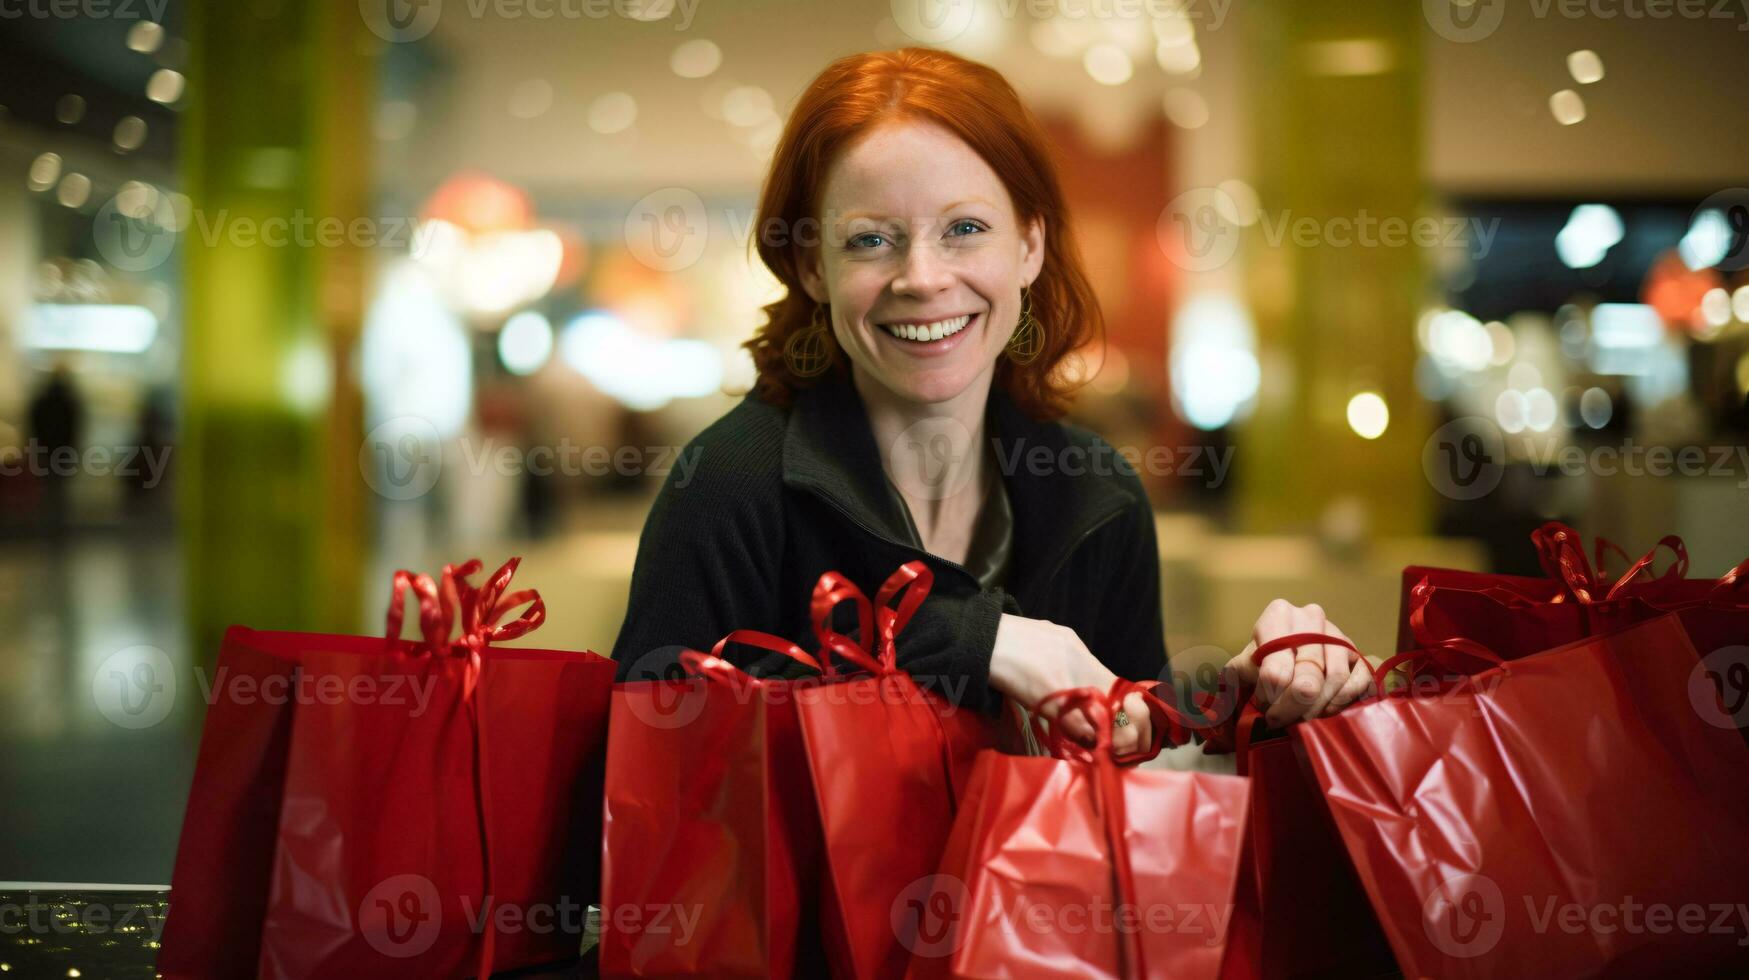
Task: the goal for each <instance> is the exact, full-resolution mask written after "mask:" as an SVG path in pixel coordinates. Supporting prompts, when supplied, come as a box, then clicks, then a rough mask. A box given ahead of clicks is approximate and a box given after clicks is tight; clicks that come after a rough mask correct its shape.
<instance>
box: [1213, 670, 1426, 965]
mask: <svg viewBox="0 0 1749 980" xmlns="http://www.w3.org/2000/svg"><path fill="white" fill-rule="evenodd" d="M1244 711H1245V714H1244V715H1242V716H1241V718H1240V731H1241V734H1240V737H1239V747H1238V774H1239V775H1241V776H1246V777H1248V778H1250V780H1251V823H1250V834H1249V843H1250V846H1251V855H1250V856H1251V862H1250V868H1251V873H1252V874H1254V875H1255V876H1256V878H1255V880H1254V883H1253V887H1254V888H1255V902H1256V904H1255V912H1254V915H1255V922H1256V937H1257V955H1256V958H1255V964H1256V965H1255V969H1256V972H1255V973H1254V974H1252V973H1250V972H1249V971H1240V973H1238V974H1229V976H1237V975H1254V976H1258V977H1263V978H1268V980H1275V978H1287V977H1343V978H1348V977H1356V978H1358V977H1374V976H1388V975H1392V974H1394V973H1395V972H1396V965H1397V964H1396V959H1395V958H1394V957H1393V956H1392V955H1391V949H1390V945H1389V944H1388V943H1387V942H1386V940H1385V935H1384V932H1383V930H1382V929H1381V928H1380V926H1379V922H1378V918H1377V917H1376V916H1374V915H1373V914H1372V912H1371V909H1370V908H1369V907H1368V905H1367V901H1366V892H1365V891H1364V890H1363V889H1362V888H1361V886H1360V880H1359V879H1358V878H1357V877H1355V873H1354V867H1353V865H1352V863H1351V862H1350V861H1349V859H1348V853H1347V851H1345V850H1344V849H1343V846H1342V838H1341V837H1340V836H1339V835H1338V834H1337V832H1336V825H1335V824H1334V823H1333V822H1332V821H1331V819H1330V814H1329V811H1328V809H1327V808H1326V806H1325V804H1324V797H1323V791H1322V790H1321V789H1320V788H1319V787H1318V784H1317V781H1316V780H1315V779H1313V778H1312V775H1311V773H1310V772H1309V771H1308V770H1307V769H1306V767H1305V763H1304V761H1303V760H1302V759H1301V758H1300V757H1299V755H1298V754H1296V752H1295V750H1294V745H1293V743H1292V742H1291V741H1290V740H1289V739H1288V738H1287V737H1286V735H1285V733H1281V735H1280V737H1276V738H1273V739H1268V740H1265V741H1249V740H1248V739H1247V737H1246V734H1245V733H1246V732H1247V730H1249V729H1254V728H1255V727H1260V726H1261V724H1262V721H1263V718H1262V714H1261V713H1260V712H1258V711H1257V709H1256V708H1255V707H1254V706H1252V705H1251V704H1249V703H1247V704H1246V705H1245V709H1244ZM1290 727H1291V726H1290ZM1248 742H1249V744H1247V743H1248Z"/></svg>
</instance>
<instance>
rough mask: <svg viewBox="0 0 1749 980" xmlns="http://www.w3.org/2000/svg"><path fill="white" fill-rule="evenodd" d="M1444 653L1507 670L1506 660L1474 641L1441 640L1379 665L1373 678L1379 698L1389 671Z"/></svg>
mask: <svg viewBox="0 0 1749 980" xmlns="http://www.w3.org/2000/svg"><path fill="white" fill-rule="evenodd" d="M1444 653H1459V654H1463V655H1464V656H1468V657H1475V658H1476V659H1478V660H1486V661H1487V662H1489V663H1491V664H1493V665H1494V666H1496V667H1498V668H1500V669H1501V670H1508V669H1509V668H1508V667H1507V665H1506V659H1505V658H1504V657H1502V656H1500V655H1499V654H1497V653H1495V652H1494V651H1492V650H1490V649H1488V648H1487V647H1485V646H1483V645H1481V644H1480V643H1477V642H1476V641H1474V640H1466V639H1463V638H1461V637H1453V638H1451V639H1447V640H1441V641H1440V642H1438V643H1435V644H1432V645H1430V646H1425V647H1422V648H1420V649H1417V650H1408V651H1405V652H1403V653H1399V654H1396V655H1394V656H1391V657H1388V658H1386V660H1385V662H1384V663H1381V664H1379V669H1378V671H1377V673H1376V674H1375V676H1374V677H1373V686H1374V689H1375V690H1376V691H1377V692H1378V694H1379V696H1380V697H1383V696H1384V694H1385V681H1386V680H1387V679H1388V678H1389V677H1390V674H1391V671H1393V670H1396V669H1397V668H1398V667H1399V666H1401V665H1403V664H1410V663H1412V664H1420V663H1423V662H1425V661H1429V660H1432V661H1438V660H1439V659H1440V656H1441V655H1442V654H1444Z"/></svg>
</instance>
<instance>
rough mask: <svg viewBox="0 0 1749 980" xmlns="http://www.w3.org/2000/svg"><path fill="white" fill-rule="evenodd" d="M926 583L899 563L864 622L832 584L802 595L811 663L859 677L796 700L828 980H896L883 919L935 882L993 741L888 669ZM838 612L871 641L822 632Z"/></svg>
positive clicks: (966, 717)
mask: <svg viewBox="0 0 1749 980" xmlns="http://www.w3.org/2000/svg"><path fill="white" fill-rule="evenodd" d="M933 579H934V576H933V575H932V574H931V573H930V571H929V568H928V566H927V565H925V564H923V563H922V562H908V563H907V564H905V565H904V566H902V567H901V568H900V569H899V570H898V571H896V572H895V573H894V574H893V575H892V576H891V577H889V578H888V579H887V581H886V583H884V584H883V585H882V586H881V589H880V591H879V592H878V593H877V594H876V597H875V602H874V605H873V607H872V610H871V606H870V603H869V601H868V599H867V598H866V597H865V596H864V595H863V593H862V591H861V590H860V589H858V588H857V587H856V586H855V585H854V584H852V583H850V582H848V581H846V580H845V579H844V578H842V577H841V576H839V575H838V574H837V573H836V572H828V573H826V574H825V575H823V576H821V578H820V582H819V584H818V585H817V586H816V587H815V590H814V598H813V620H814V632H815V635H816V636H817V637H818V638H819V640H820V650H821V656H828V655H829V653H837V654H838V655H839V656H840V657H842V658H844V659H846V660H849V661H850V662H852V663H853V664H856V665H858V666H859V667H861V668H863V669H865V670H867V671H868V673H867V674H865V675H863V676H859V677H851V678H849V679H845V680H841V681H839V682H838V683H835V684H826V685H820V686H816V687H810V688H806V689H803V690H800V691H798V692H797V693H798V698H797V701H798V705H797V710H798V711H799V713H800V717H801V723H802V734H803V736H804V740H805V742H806V745H807V749H808V764H809V767H810V770H811V772H812V775H813V783H814V792H815V798H816V801H817V802H818V804H819V813H820V825H821V831H822V835H823V839H824V843H825V855H824V857H825V870H826V876H825V880H824V882H823V883H822V893H821V894H822V899H823V905H822V909H821V932H822V935H823V938H824V941H825V944H826V952H827V957H828V960H829V962H830V964H831V968H832V975H833V976H835V977H840V978H851V977H856V978H874V977H896V976H902V975H903V974H904V972H905V964H906V962H907V960H908V959H909V957H910V951H909V950H908V949H906V947H905V945H904V944H903V943H901V942H900V937H899V935H898V934H897V933H896V932H895V930H894V928H893V923H892V913H893V911H894V909H895V906H896V905H899V904H902V902H903V901H904V900H905V899H907V898H909V897H913V896H910V895H909V894H908V890H909V891H915V890H916V888H918V887H924V886H920V885H919V884H918V883H919V882H921V881H923V880H924V879H927V878H929V877H930V876H931V875H933V874H934V873H935V870H936V866H937V864H938V862H939V861H940V859H941V850H942V847H943V846H944V845H945V844H946V841H947V836H948V832H949V831H950V830H951V829H952V827H953V819H954V814H955V812H956V806H957V802H958V798H959V796H960V794H961V793H963V792H964V790H965V785H966V782H967V780H968V779H969V778H970V777H971V772H972V764H973V761H974V759H975V758H976V756H977V753H978V752H979V751H981V750H983V749H988V748H995V747H996V745H997V743H998V742H999V741H1000V740H1001V733H1002V731H1003V727H1002V724H1001V722H1000V721H999V720H998V719H997V718H994V717H989V716H986V715H983V714H981V713H979V712H977V711H973V710H961V709H959V708H958V707H956V706H955V705H954V704H952V703H950V702H948V701H947V700H945V699H943V698H941V697H940V696H938V695H936V694H934V693H933V692H930V691H925V690H923V689H922V688H920V687H919V686H918V685H917V683H916V682H915V681H914V680H912V678H911V676H910V675H909V674H907V673H905V672H904V671H903V670H900V669H899V668H898V666H897V644H896V637H897V635H898V634H899V633H901V632H902V631H903V630H904V628H905V624H906V623H907V622H908V621H909V620H910V618H911V615H912V614H913V613H914V612H915V611H916V609H917V607H918V606H919V605H921V604H922V602H923V599H924V597H925V596H927V595H928V593H929V589H930V586H931V584H932V583H933ZM900 596H902V598H900V602H899V605H898V608H897V609H894V608H892V607H891V605H890V603H891V602H892V600H893V599H894V598H897V597H900ZM845 601H850V602H853V603H855V605H856V609H857V612H858V614H859V615H858V620H859V624H860V629H861V632H860V637H861V638H869V637H873V638H874V639H873V640H872V641H871V640H867V639H855V640H853V639H852V638H850V637H847V636H845V635H843V634H841V633H837V632H835V631H834V630H832V628H831V625H830V617H831V614H832V611H833V610H834V608H836V606H837V605H838V604H839V603H841V602H845ZM877 622H878V625H877ZM864 643H867V644H868V646H866V647H865V646H864V645H863V644H864Z"/></svg>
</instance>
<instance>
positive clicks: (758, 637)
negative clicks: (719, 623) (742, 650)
mask: <svg viewBox="0 0 1749 980" xmlns="http://www.w3.org/2000/svg"><path fill="white" fill-rule="evenodd" d="M731 643H744V644H746V645H748V646H751V647H759V648H760V649H762V650H770V651H772V652H773V653H781V654H783V655H784V656H786V657H788V658H790V659H791V660H794V661H795V662H796V663H799V664H801V665H803V666H805V667H810V668H812V669H814V670H817V671H820V672H821V673H822V674H824V675H825V676H827V677H830V676H832V665H831V664H830V663H829V662H828V663H827V664H826V666H825V667H824V668H822V667H821V665H820V661H818V660H815V659H814V658H813V657H811V656H809V655H808V653H807V651H805V650H803V649H802V648H801V647H799V646H796V645H795V644H794V643H791V642H790V641H788V640H786V639H784V638H783V637H781V636H773V635H772V634H770V633H762V632H760V631H759V630H735V631H734V632H732V633H730V634H729V635H727V636H725V637H723V638H722V639H720V640H718V641H717V642H716V645H715V646H713V647H711V652H710V653H700V652H699V651H697V650H682V651H681V652H680V663H681V665H682V666H683V667H685V668H686V672H687V673H689V674H691V675H692V676H694V677H703V678H707V679H709V680H715V681H722V682H725V683H739V682H740V681H741V680H742V679H743V678H752V677H753V675H752V674H749V673H747V672H746V671H745V670H742V669H741V668H740V667H737V666H735V665H734V664H732V663H730V662H729V661H727V660H725V659H723V648H724V647H726V646H728V645H729V644H731ZM755 679H756V678H755Z"/></svg>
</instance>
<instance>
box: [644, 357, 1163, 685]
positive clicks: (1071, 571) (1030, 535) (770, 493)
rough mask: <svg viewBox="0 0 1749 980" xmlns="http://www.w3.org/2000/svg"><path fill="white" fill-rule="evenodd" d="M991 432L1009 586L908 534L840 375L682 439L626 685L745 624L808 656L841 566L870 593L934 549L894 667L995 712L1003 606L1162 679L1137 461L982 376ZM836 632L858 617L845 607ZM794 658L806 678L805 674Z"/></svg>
mask: <svg viewBox="0 0 1749 980" xmlns="http://www.w3.org/2000/svg"><path fill="white" fill-rule="evenodd" d="M986 434H987V436H988V437H989V438H990V439H992V440H994V444H993V446H992V448H993V450H994V457H995V459H996V460H997V461H998V471H999V473H1000V476H1001V478H1002V480H1003V481H1004V486H1005V488H1006V490H1007V492H1008V497H1009V502H1010V506H1011V508H1012V510H1013V516H1014V524H1013V528H1014V530H1013V535H1014V537H1013V557H1012V565H1011V566H1010V569H1009V574H1008V578H1007V584H1008V586H1009V588H1008V589H1006V590H1005V589H1002V588H990V589H983V588H981V587H980V585H979V582H978V580H977V578H976V577H975V576H973V575H972V573H970V572H969V571H967V570H966V569H965V568H963V567H961V566H959V565H957V564H954V563H952V562H949V561H946V560H944V559H941V558H938V557H936V556H934V555H930V554H928V553H926V552H923V551H921V550H919V549H917V548H915V547H914V546H912V545H909V544H907V543H905V542H906V540H907V539H908V537H909V535H908V534H907V533H906V532H905V531H904V530H903V529H904V527H905V524H904V516H903V515H902V514H901V513H899V512H898V511H897V509H896V508H897V506H898V504H897V502H896V501H895V500H894V498H893V495H892V493H891V491H890V489H889V485H888V484H887V483H886V482H885V481H886V475H885V473H884V471H883V470H882V468H881V457H880V452H879V450H878V449H877V447H876V445H875V439H874V434H873V431H872V429H871V428H870V426H869V422H868V416H867V414H866V413H865V412H864V410H863V407H862V401H861V398H860V397H859V396H858V394H857V392H856V390H855V388H854V386H853V385H851V384H850V383H849V382H848V381H826V382H823V383H821V384H818V385H816V386H814V387H812V388H808V389H804V390H802V391H799V392H797V395H796V398H795V400H794V403H793V406H792V407H791V408H790V409H787V410H786V409H782V408H778V407H775V406H772V405H770V404H767V403H765V402H763V401H760V400H759V399H758V398H757V397H755V396H753V395H749V396H747V398H746V399H745V400H743V401H742V402H741V404H740V405H738V406H736V407H735V408H733V409H732V410H730V411H729V412H728V413H727V414H726V415H724V416H723V417H722V418H720V419H718V420H717V421H716V422H714V423H712V424H711V425H710V426H709V427H707V428H706V429H705V430H704V431H703V432H701V433H700V434H699V435H698V437H697V438H695V439H693V440H692V442H691V443H689V444H688V445H687V447H686V452H687V453H688V454H696V456H695V457H692V456H689V458H696V463H695V464H694V465H693V467H692V469H691V470H690V472H689V473H688V474H687V475H685V476H683V475H682V473H681V470H679V469H678V468H677V469H676V470H674V471H673V472H671V473H670V474H669V477H668V480H667V482H666V484H665V485H664V486H663V488H662V491H661V493H660V494H659V495H658V496H657V498H656V501H655V503H654V505H653V506H652V507H651V509H650V516H649V519H648V520H647V521H646V522H645V524H644V531H643V536H642V538H641V539H640V541H639V544H638V558H637V565H636V567H635V569H634V570H633V572H632V584H631V597H630V602H629V604H628V608H627V611H626V618H625V624H624V626H623V627H622V628H621V630H620V634H619V639H618V641H617V642H616V643H615V644H614V649H613V655H614V657H615V659H617V660H618V661H619V678H620V679H621V680H642V679H649V678H654V677H676V676H679V671H678V663H677V658H678V654H679V652H680V651H681V650H682V649H687V648H691V649H698V650H709V649H710V648H711V646H712V644H714V643H715V642H716V641H717V640H718V639H720V638H721V637H723V636H724V635H726V634H728V633H729V632H730V631H732V630H736V629H755V630H762V631H765V632H767V633H775V634H777V635H778V636H781V637H784V638H786V639H789V640H792V641H794V642H795V643H796V644H797V645H799V646H801V647H802V648H803V649H804V650H807V651H809V652H817V649H818V644H817V643H816V642H815V640H814V636H813V628H812V624H811V622H810V619H809V598H810V596H811V595H812V593H813V588H814V583H815V582H816V581H817V580H818V579H819V577H820V574H821V573H822V572H826V571H832V570H836V571H838V572H841V573H843V574H844V575H846V576H848V577H849V578H850V579H851V580H852V581H854V582H855V583H857V585H859V586H860V587H861V588H862V589H863V591H865V592H866V593H868V594H869V596H870V597H871V598H872V597H873V595H874V592H875V590H876V589H877V588H879V587H880V584H881V582H883V581H885V579H886V577H887V576H888V575H890V574H891V573H892V572H893V570H894V569H896V568H897V567H898V566H899V565H901V564H903V563H905V562H907V561H911V560H913V559H922V560H924V561H926V562H927V563H928V564H929V566H930V568H931V569H932V570H933V571H934V573H935V585H934V588H933V590H932V591H931V592H930V594H929V598H928V599H927V600H925V601H924V603H923V605H922V606H921V607H920V608H919V609H918V611H917V614H916V615H915V616H914V617H913V618H912V620H911V622H910V624H909V625H908V626H907V627H906V628H905V630H904V632H903V633H901V634H899V640H898V656H899V663H900V665H901V666H902V667H904V668H906V669H907V670H909V671H910V672H911V674H912V675H913V676H915V677H917V678H918V680H919V682H920V683H923V684H925V685H927V686H933V687H935V688H936V689H938V690H940V691H941V692H942V693H944V694H946V695H947V696H949V697H950V698H953V699H954V700H956V701H959V702H960V703H962V704H964V705H967V706H969V707H974V708H977V709H978V710H981V711H985V712H989V713H994V712H996V711H997V710H998V707H999V704H1000V699H999V697H998V696H997V694H996V692H995V691H993V690H992V689H991V688H990V687H989V674H990V650H991V648H992V646H994V644H995V640H996V626H997V621H998V620H999V619H1000V617H1001V615H1002V614H1003V613H1005V612H1006V613H1014V614H1018V615H1021V616H1027V617H1031V618H1034V619H1044V620H1049V621H1051V622H1053V623H1058V624H1061V625H1064V626H1068V627H1071V628H1072V629H1074V630H1075V632H1076V634H1077V635H1078V636H1079V637H1080V638H1081V640H1082V642H1083V643H1085V644H1086V645H1087V647H1088V649H1089V650H1091V651H1092V652H1093V654H1094V656H1096V657H1098V658H1099V659H1100V661H1102V662H1103V663H1104V664H1105V665H1106V666H1107V667H1109V668H1110V669H1111V671H1112V672H1113V673H1115V674H1117V675H1118V676H1120V677H1126V678H1129V679H1131V680H1153V679H1157V680H1161V681H1164V682H1168V683H1169V682H1170V680H1171V677H1170V674H1169V673H1168V670H1167V665H1166V644H1165V635H1164V629H1163V626H1162V623H1161V613H1160V576H1159V559H1158V553H1157V551H1156V550H1155V539H1154V514H1153V509H1152V507H1151V506H1150V504H1149V502H1148V497H1147V493H1146V491H1145V490H1144V489H1143V488H1142V484H1141V481H1140V480H1139V479H1137V477H1136V475H1135V472H1134V470H1133V468H1130V467H1128V466H1127V465H1125V464H1124V462H1123V460H1122V458H1121V457H1119V456H1118V455H1117V453H1116V452H1115V451H1114V450H1113V449H1112V447H1111V446H1110V445H1109V444H1107V443H1106V442H1104V441H1103V440H1102V439H1100V438H1099V437H1098V436H1097V435H1095V434H1093V433H1092V432H1089V431H1087V430H1085V429H1082V428H1080V427H1078V426H1074V425H1070V424H1067V423H1061V422H1039V421H1036V420H1034V419H1031V418H1028V417H1027V416H1026V415H1025V414H1023V413H1022V412H1021V411H1020V410H1019V409H1018V407H1017V406H1016V405H1015V404H1014V402H1013V401H1012V399H1010V398H1009V397H1008V395H1007V394H1006V392H1004V391H1002V390H1001V389H1000V388H992V389H991V394H990V399H989V405H988V409H987V415H986ZM839 613H840V615H841V616H843V617H844V621H842V622H841V623H840V625H839V626H838V628H839V629H841V630H842V631H844V632H846V633H850V632H853V631H852V629H850V626H851V622H850V621H852V620H854V616H853V615H851V614H850V611H849V610H848V609H847V608H841V609H840V610H839ZM725 655H726V656H727V657H728V658H729V659H730V660H732V661H734V662H736V663H738V664H740V665H741V666H743V667H745V668H747V669H748V670H749V671H751V672H752V673H755V674H759V675H762V676H772V675H783V676H797V675H798V671H797V670H796V669H794V666H793V662H792V661H790V660H788V659H787V658H785V657H784V656H783V655H781V654H766V653H765V652H764V651H761V650H757V649H756V648H740V647H730V648H729V649H728V650H727V651H725ZM805 672H806V671H805V670H803V671H801V673H805Z"/></svg>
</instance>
